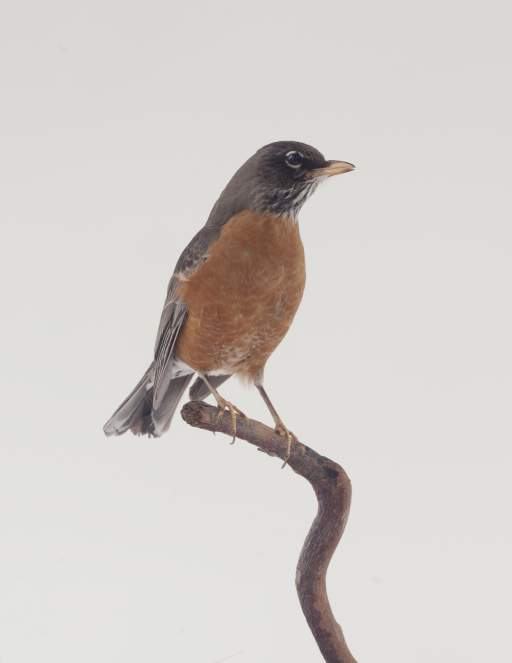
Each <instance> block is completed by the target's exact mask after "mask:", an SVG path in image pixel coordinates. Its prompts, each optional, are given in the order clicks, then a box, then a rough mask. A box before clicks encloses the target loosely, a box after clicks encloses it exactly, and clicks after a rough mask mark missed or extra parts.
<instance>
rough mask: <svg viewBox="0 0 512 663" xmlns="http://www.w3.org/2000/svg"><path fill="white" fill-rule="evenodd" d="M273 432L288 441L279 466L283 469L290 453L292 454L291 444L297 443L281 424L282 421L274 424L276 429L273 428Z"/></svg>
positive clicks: (293, 436) (294, 437)
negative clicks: (282, 460)
mask: <svg viewBox="0 0 512 663" xmlns="http://www.w3.org/2000/svg"><path fill="white" fill-rule="evenodd" d="M274 430H275V432H276V433H277V434H278V435H282V436H283V437H286V439H287V441H288V446H287V447H286V456H285V458H284V462H283V464H282V466H281V469H283V468H284V467H286V465H287V464H288V461H289V460H290V456H291V453H292V444H293V443H294V442H297V438H296V436H295V435H294V434H293V433H292V432H291V431H289V430H288V428H286V426H285V425H284V424H283V422H282V421H280V422H279V423H278V424H276V427H275V428H274Z"/></svg>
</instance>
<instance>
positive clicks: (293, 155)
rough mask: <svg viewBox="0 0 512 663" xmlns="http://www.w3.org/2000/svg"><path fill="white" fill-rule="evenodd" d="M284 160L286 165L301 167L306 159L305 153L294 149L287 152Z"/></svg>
mask: <svg viewBox="0 0 512 663" xmlns="http://www.w3.org/2000/svg"><path fill="white" fill-rule="evenodd" d="M284 160H285V163H286V165H287V166H290V168H300V167H301V166H302V162H303V161H304V155H303V154H301V153H300V152H296V151H295V150H292V151H291V152H287V153H286V155H285V157H284Z"/></svg>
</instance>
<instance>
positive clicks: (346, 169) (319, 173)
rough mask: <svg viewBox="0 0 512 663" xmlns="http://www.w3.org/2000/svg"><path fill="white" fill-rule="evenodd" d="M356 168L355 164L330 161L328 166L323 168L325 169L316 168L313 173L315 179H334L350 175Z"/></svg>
mask: <svg viewBox="0 0 512 663" xmlns="http://www.w3.org/2000/svg"><path fill="white" fill-rule="evenodd" d="M354 168H355V166H354V164H352V163H348V161H328V162H327V166H323V168H315V170H313V171H312V172H313V177H332V176H333V175H342V174H343V173H350V171H351V170H354Z"/></svg>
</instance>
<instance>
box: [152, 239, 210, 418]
mask: <svg viewBox="0 0 512 663" xmlns="http://www.w3.org/2000/svg"><path fill="white" fill-rule="evenodd" d="M220 230H221V228H220V227H216V228H212V227H208V226H204V227H203V228H201V230H200V231H199V232H198V233H197V234H196V235H195V237H194V238H193V239H192V241H191V242H190V244H189V245H188V246H187V248H186V249H185V250H184V251H183V253H182V254H181V256H180V258H179V260H178V262H177V263H176V267H175V269H174V274H173V275H172V278H171V280H170V282H169V287H168V288H167V297H166V299H165V303H164V308H163V311H162V316H161V318H160V325H159V327H158V333H157V337H156V343H155V369H154V370H155V374H154V396H153V407H155V408H158V407H159V406H160V404H161V403H162V400H163V398H164V396H165V393H166V392H167V390H168V388H169V384H170V382H171V380H173V379H174V378H176V375H175V374H174V370H173V369H174V361H173V359H174V348H175V347H176V342H177V340H178V337H179V334H180V331H181V329H182V327H183V325H184V324H185V321H186V319H187V307H186V305H185V303H184V302H182V301H181V300H180V298H179V293H178V285H179V281H180V278H183V277H185V278H187V277H188V276H190V275H191V274H193V273H194V271H195V270H196V269H197V268H198V267H199V266H200V265H201V264H202V263H203V262H204V261H205V260H206V259H207V258H208V249H209V248H210V246H211V245H212V244H213V242H215V240H216V239H217V237H218V236H219V233H220Z"/></svg>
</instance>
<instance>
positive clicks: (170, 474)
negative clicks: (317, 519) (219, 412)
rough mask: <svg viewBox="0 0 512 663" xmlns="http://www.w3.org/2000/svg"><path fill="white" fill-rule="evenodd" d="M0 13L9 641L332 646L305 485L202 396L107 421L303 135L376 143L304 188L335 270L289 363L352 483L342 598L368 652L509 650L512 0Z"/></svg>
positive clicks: (231, 656) (237, 397)
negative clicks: (232, 200) (239, 187)
mask: <svg viewBox="0 0 512 663" xmlns="http://www.w3.org/2000/svg"><path fill="white" fill-rule="evenodd" d="M1 14H2V16H1V21H0V26H1V27H0V32H1V35H0V49H1V54H0V70H1V78H0V80H1V105H0V132H1V138H0V141H1V144H0V181H1V196H0V211H1V224H2V241H1V245H0V252H1V255H0V258H1V260H0V269H1V271H2V274H1V287H2V311H3V315H2V348H3V359H2V370H1V383H2V434H1V440H0V533H1V535H0V536H1V545H0V661H1V663H33V661H48V662H50V661H51V662H52V663H69V661H73V663H86V662H87V663H89V662H90V661H94V662H95V663H112V662H119V663H121V662H122V663H139V662H140V661H151V662H152V663H163V662H169V661H172V662H177V661H179V662H180V663H219V662H221V661H227V660H229V661H231V660H233V661H234V662H235V661H236V663H262V662H265V663H278V662H282V661H297V662H299V663H303V662H304V663H306V662H308V663H309V662H310V661H319V660H320V656H319V654H318V652H317V650H316V647H315V644H314V642H313V640H312V638H311V636H310V634H309V632H308V630H307V628H306V626H305V622H304V619H303V617H302V614H301V612H300V608H299V606H298V602H297V600H296V596H295V590H294V584H293V583H294V566H295V562H296V558H297V555H298V551H299V549H300V546H301V544H302V541H303V538H304V535H305V533H306V531H307V529H308V527H309V524H310V521H311V519H312V517H313V515H314V510H315V503H314V498H313V495H312V492H311V490H310V488H309V486H308V485H307V484H306V483H305V482H304V481H303V480H302V479H300V478H299V477H296V476H295V475H294V474H293V473H292V472H291V470H289V469H287V470H285V471H281V469H280V463H279V461H277V460H272V459H269V458H268V457H266V456H264V455H263V454H258V453H256V452H255V451H254V449H252V448H250V447H249V446H248V445H245V444H244V443H241V442H239V443H237V444H236V445H235V446H233V447H232V446H230V445H229V443H228V438H226V437H223V436H217V437H213V436H211V435H209V434H207V433H204V432H200V431H197V430H192V429H190V428H188V427H187V426H186V425H185V424H184V423H183V422H182V421H181V419H180V417H177V418H176V419H175V422H174V425H173V427H172V429H171V431H170V432H169V433H168V434H167V435H165V436H164V437H163V438H161V439H158V440H148V439H145V438H135V437H133V436H130V435H126V436H124V437H122V438H117V439H105V438H104V436H103V434H102V431H101V426H102V424H103V423H104V421H105V420H106V419H107V417H108V416H110V414H111V412H112V411H113V409H114V407H116V406H117V405H118V403H119V402H120V400H121V399H122V398H124V396H125V395H126V393H127V392H128V391H129V390H130V389H131V388H132V386H133V385H134V384H135V382H136V381H137V380H138V379H139V377H140V375H141V373H142V371H143V370H144V369H145V367H146V365H147V364H148V362H149V360H150V358H151V353H152V347H153V341H154V335H155V333H156V328H157V324H158V319H159V316H160V310H161V306H162V303H163V299H164V295H165V290H166V286H167V281H168V278H169V276H170V273H171V271H172V269H173V266H174V263H175V261H176V259H177V257H178V255H179V253H180V252H181V250H182V248H183V247H184V246H185V244H186V243H187V242H188V240H189V239H190V237H191V236H192V235H193V234H194V233H195V232H196V230H197V229H198V228H199V227H200V226H201V225H202V224H203V222H204V220H205V218H206V216H207V214H208V212H209V209H210V207H211V205H212V204H213V202H214V200H215V199H216V197H217V195H218V194H219V192H220V190H221V189H222V187H223V186H224V184H225V183H226V181H227V179H228V178H229V177H230V176H231V175H232V173H233V172H234V170H235V169H236V168H237V167H238V166H239V165H240V163H241V162H242V161H243V160H245V159H246V158H247V157H248V156H249V155H250V154H252V153H253V152H254V151H255V150H256V149H257V148H258V147H260V146H261V145H263V144H265V143H267V142H270V141H272V140H277V139H297V140H303V141H306V142H310V143H312V144H313V145H315V146H316V147H318V148H319V149H320V150H321V151H323V152H324V153H325V155H326V156H327V157H328V158H337V159H344V160H348V161H352V162H354V163H356V165H357V170H356V172H354V173H351V174H350V175H345V176H343V177H340V178H337V179H334V180H330V181H329V182H328V183H327V184H325V185H323V186H322V187H321V188H320V190H319V191H318V192H317V193H316V194H315V196H314V197H313V198H312V199H311V200H310V201H309V202H308V203H307V205H306V206H305V208H304V209H303V211H302V215H301V228H302V234H303V240H304V244H305V247H306V254H307V260H308V284H307V290H306V294H305V298H304V301H303V305H302V307H301V309H300V312H299V314H298V315H297V318H296V321H295V323H294V326H293V328H292V330H291V331H290V333H289V335H288V337H287V338H286V339H285V341H284V342H283V344H282V345H281V346H280V347H279V348H278V350H277V351H276V353H275V355H274V356H273V357H272V359H271V361H270V363H269V366H268V371H267V385H268V388H269V391H270V393H271V394H272V396H273V399H274V401H275V403H276V405H277V407H278V409H279V411H280V412H281V413H282V415H283V418H284V419H285V420H286V422H287V423H288V425H289V426H290V427H291V428H292V430H294V431H295V432H296V433H297V434H298V435H299V437H300V438H301V439H302V440H303V441H305V442H307V443H309V444H310V445H312V446H313V447H315V448H317V449H318V450H319V451H320V452H322V453H325V454H327V455H329V456H331V457H333V458H334V459H336V460H338V461H339V462H341V463H342V464H343V465H344V467H345V468H346V470H347V471H348V473H349V474H350V476H351V478H352V481H353V488H354V498H353V508H352V513H351V517H350V520H349V525H348V528H347V531H346V535H345V537H344V540H343V543H342V545H341V546H340V548H339V549H338V552H337V554H336V557H335V560H334V562H333V565H332V568H331V570H330V573H329V590H330V595H331V597H332V602H333V605H334V608H335V612H336V614H337V617H338V619H339V621H340V622H341V624H342V625H343V627H344V629H345V632H346V636H347V639H348V641H349V643H350V645H351V647H352V648H353V651H354V654H355V655H356V657H357V658H358V659H359V660H360V661H362V662H363V661H364V662H369V661H394V662H401V663H410V662H411V661H414V662H418V663H427V662H431V661H436V662H443V663H444V662H446V663H448V662H449V663H453V662H455V661H461V662H462V661H463V662H465V663H467V662H477V661H478V662H479V663H480V662H481V661H503V662H507V661H510V660H512V647H511V645H510V631H509V629H510V593H511V590H512V586H511V575H510V559H511V558H512V550H511V541H512V533H511V518H510V500H511V488H510V462H511V458H512V455H511V417H510V402H511V387H512V379H511V375H512V352H511V337H512V321H511V315H510V288H511V277H512V269H511V254H512V231H511V221H512V215H511V203H510V176H511V167H510V165H511V157H512V141H511V116H512V108H511V106H512V104H511V97H510V58H511V55H512V53H511V51H512V49H511V46H510V19H511V16H510V8H509V7H508V5H507V3H505V2H502V3H500V2H487V3H483V2H481V3H475V2H429V3H411V2H406V1H405V0H404V1H401V2H400V1H397V0H392V1H390V2H389V1H388V2H378V1H377V0H373V1H369V2H344V1H343V2H342V1H338V2H312V1H311V0H310V1H308V2H297V1H295V2H291V1H285V2H278V1H274V2H258V3H244V2H225V1H221V0H217V1H216V2H211V3H206V2H203V3H198V2H191V3H178V2H171V1H167V2H163V1H162V2H156V1H153V0H150V1H148V2H121V1H120V0H102V1H101V2H100V1H98V0H95V1H92V2H87V3H86V2H81V3H78V2H64V1H62V2H55V1H51V0H50V1H48V2H44V3H43V2H36V1H35V0H27V1H23V0H21V1H18V2H8V1H7V0H6V1H5V2H4V3H3V4H2V9H1ZM223 393H224V394H225V395H226V396H227V397H228V398H230V399H232V400H233V401H234V402H235V403H237V404H238V405H239V406H240V407H241V408H242V409H243V410H244V411H246V412H248V413H249V414H250V415H251V416H254V417H257V418H261V419H263V420H264V421H270V419H269V416H268V414H267V413H266V411H265V409H264V406H263V404H262V402H261V401H260V398H259V396H258V395H257V393H256V392H255V390H248V389H246V388H244V387H243V386H241V385H239V384H238V383H236V382H235V381H233V382H230V383H228V385H226V387H225V388H224V390H223Z"/></svg>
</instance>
